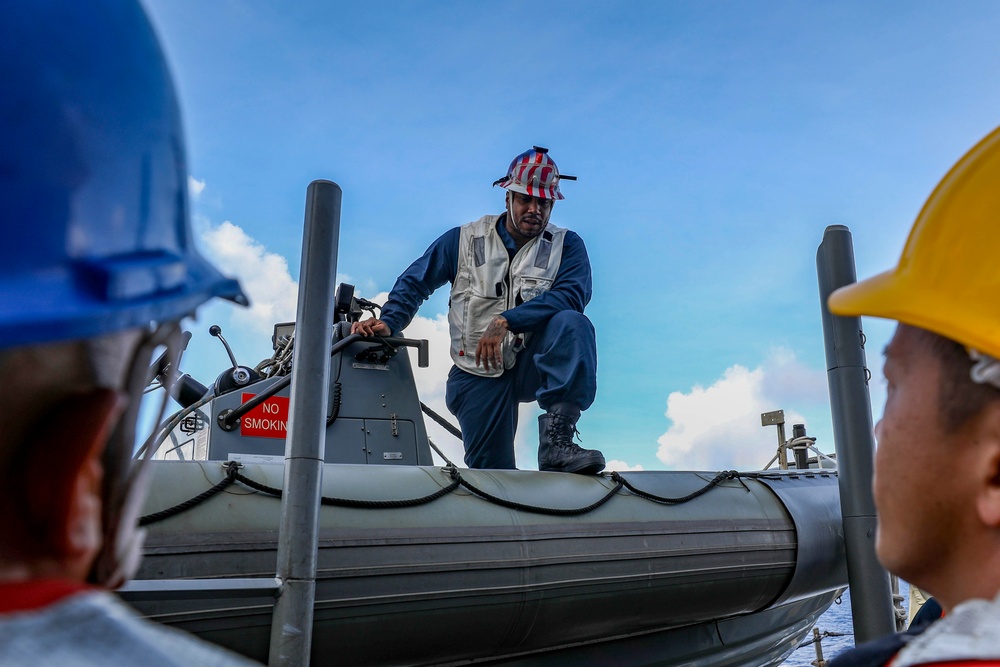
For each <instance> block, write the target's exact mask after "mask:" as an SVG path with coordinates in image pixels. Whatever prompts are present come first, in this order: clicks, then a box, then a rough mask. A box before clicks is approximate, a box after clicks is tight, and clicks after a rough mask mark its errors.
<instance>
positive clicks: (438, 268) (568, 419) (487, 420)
mask: <svg viewBox="0 0 1000 667" xmlns="http://www.w3.org/2000/svg"><path fill="white" fill-rule="evenodd" d="M560 180H575V178H574V177H572V176H562V175H560V173H559V169H558V168H557V167H556V163H555V162H554V161H553V160H552V158H551V157H550V156H549V154H548V150H547V149H545V148H540V147H538V146H535V147H533V148H532V149H531V150H528V151H525V152H524V153H521V154H520V155H518V156H517V157H515V158H514V160H513V161H512V162H511V163H510V167H509V168H508V169H507V173H506V175H504V176H503V177H502V178H499V179H497V180H496V181H495V182H494V183H493V185H494V186H496V185H499V186H500V187H502V188H504V189H505V190H507V195H506V210H505V211H504V213H501V214H500V215H486V216H483V217H482V218H480V219H479V220H476V221H475V222H470V223H468V224H466V225H463V226H461V227H455V228H453V229H451V230H449V231H447V232H445V233H444V234H443V235H442V236H441V237H440V238H438V239H437V240H436V241H435V242H434V243H432V244H431V246H430V247H429V248H428V249H427V251H426V252H425V253H424V254H423V256H421V257H420V258H419V259H418V260H416V261H415V262H413V264H411V265H410V267H409V268H408V269H406V271H404V272H403V274H402V275H401V276H400V277H399V278H398V279H397V280H396V284H395V285H394V286H393V288H392V292H391V293H390V294H389V299H388V301H387V302H386V304H385V306H384V307H383V309H382V313H381V318H380V319H369V320H365V321H362V322H356V323H355V324H354V326H353V328H352V331H353V332H354V333H361V334H364V335H367V336H372V335H382V336H385V335H389V334H391V333H399V332H400V331H401V330H402V329H404V328H405V327H406V326H407V325H408V324H409V323H410V321H411V320H412V319H413V316H414V315H416V313H417V309H418V308H419V307H420V304H422V303H423V302H424V301H425V300H426V299H427V298H428V297H429V296H430V295H431V293H432V292H434V291H435V290H436V289H438V288H439V287H441V286H442V285H444V284H445V283H451V299H450V306H449V311H448V323H449V328H450V330H451V357H452V360H453V361H454V362H455V365H454V366H453V367H452V369H451V372H450V373H449V374H448V387H447V396H446V398H447V404H448V409H449V410H451V412H452V414H454V415H455V416H456V417H457V418H458V421H459V424H461V427H462V439H463V442H464V445H465V462H466V464H467V465H468V466H469V467H472V468H501V469H513V468H514V467H515V464H514V433H515V431H516V429H517V409H518V405H519V404H520V403H526V402H529V401H533V400H537V401H538V404H539V406H540V407H541V408H542V409H543V410H545V414H543V415H541V416H540V417H539V418H538V424H539V443H538V468H539V470H551V471H558V472H574V473H580V474H585V475H593V474H597V473H599V472H600V471H601V470H603V469H604V464H605V462H604V455H603V454H601V452H599V451H597V450H596V449H583V448H581V447H580V446H579V445H577V444H576V443H575V442H574V441H573V436H574V435H575V434H576V423H577V420H578V419H579V418H580V412H581V411H582V410H586V409H587V408H588V407H590V405H591V403H593V401H594V397H595V395H596V393H597V340H596V334H595V331H594V326H593V324H591V322H590V320H589V319H587V317H586V316H585V315H584V314H583V310H584V308H585V307H586V305H587V303H588V302H589V301H590V296H591V290H592V279H591V272H590V259H589V257H588V256H587V249H586V247H585V246H584V244H583V239H581V238H580V237H579V236H578V235H577V234H576V233H575V232H572V231H570V230H567V229H563V228H561V227H557V226H555V225H553V224H551V223H550V222H549V218H550V217H551V215H552V208H553V204H554V203H555V200H557V199H563V195H562V192H561V191H560V189H559V181H560Z"/></svg>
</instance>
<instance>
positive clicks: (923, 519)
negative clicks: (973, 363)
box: [873, 325, 975, 595]
mask: <svg viewBox="0 0 1000 667" xmlns="http://www.w3.org/2000/svg"><path fill="white" fill-rule="evenodd" d="M885 378H886V382H887V393H886V401H885V410H884V412H883V415H882V419H881V421H879V423H878V424H877V425H876V426H875V436H876V438H877V440H878V448H877V449H876V453H875V478H874V480H873V483H874V494H875V504H876V506H877V508H878V531H877V533H876V540H875V549H876V552H877V553H878V557H879V560H880V561H881V562H882V564H883V565H884V566H885V567H886V568H887V569H888V570H890V571H891V572H893V573H895V574H897V575H899V576H901V577H902V578H904V579H906V580H907V581H909V582H912V583H914V584H917V585H919V586H921V587H923V588H926V589H929V590H930V591H931V592H933V593H936V594H939V595H940V592H937V591H936V590H935V589H936V588H937V587H938V586H939V585H940V584H941V583H942V582H945V581H947V579H948V577H949V572H950V571H951V569H952V568H953V567H954V566H955V565H954V564H955V560H954V555H955V552H956V549H957V548H959V547H960V545H961V542H962V537H961V536H962V535H963V534H967V533H964V530H965V527H966V526H967V525H968V523H969V521H970V519H972V517H973V516H974V515H975V501H974V496H973V492H972V488H973V485H972V484H970V483H968V482H969V481H971V479H972V478H971V477H970V476H969V471H970V470H974V469H975V464H974V459H973V458H972V457H971V454H972V452H973V451H974V448H973V447H971V446H970V443H969V442H967V440H968V433H967V432H966V428H964V427H960V428H959V429H958V431H954V432H946V429H945V428H944V420H943V418H942V415H941V409H940V401H939V399H940V386H941V380H942V368H941V361H940V360H939V358H938V357H937V356H935V355H934V354H933V353H932V352H931V351H930V348H929V346H928V345H927V343H926V339H924V338H922V336H921V332H920V331H918V330H916V329H914V328H912V327H909V326H905V325H900V326H898V327H897V329H896V333H895V334H894V335H893V337H892V340H891V341H890V342H889V345H888V346H887V347H886V358H885ZM966 565H967V564H966Z"/></svg>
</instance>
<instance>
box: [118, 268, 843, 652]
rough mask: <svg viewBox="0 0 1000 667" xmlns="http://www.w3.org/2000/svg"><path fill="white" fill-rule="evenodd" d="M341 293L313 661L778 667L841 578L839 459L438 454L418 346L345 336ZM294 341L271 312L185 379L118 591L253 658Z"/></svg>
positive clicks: (260, 636) (346, 310) (351, 306)
mask: <svg viewBox="0 0 1000 667" xmlns="http://www.w3.org/2000/svg"><path fill="white" fill-rule="evenodd" d="M352 291H353V290H350V289H347V288H345V287H344V286H342V288H341V290H340V292H346V294H344V295H343V298H341V294H340V292H338V298H337V303H338V307H337V313H338V315H337V319H339V320H340V322H339V323H338V324H336V326H335V328H334V336H333V339H334V344H333V350H334V352H333V354H332V356H331V373H330V392H329V394H330V397H331V399H330V403H329V406H328V415H327V416H328V419H327V424H328V426H327V432H326V450H325V456H326V464H325V465H324V466H323V479H322V484H323V492H322V493H323V496H324V506H323V507H322V509H321V510H320V515H319V523H320V533H319V552H318V568H317V577H316V587H315V606H314V620H313V637H312V649H311V651H312V653H311V656H312V664H314V665H324V664H343V665H347V664H357V665H437V664H469V663H497V664H525V665H527V664H540V663H545V664H595V665H597V664H601V665H606V664H616V665H746V666H748V667H749V666H754V667H759V666H761V665H777V664H779V663H780V662H781V661H782V660H784V658H785V657H787V655H788V654H789V653H790V652H791V651H792V650H794V649H795V647H796V646H797V645H798V644H799V642H800V641H801V640H802V639H803V638H804V637H805V635H806V634H807V633H808V631H809V629H810V628H811V627H812V625H813V624H814V622H815V620H816V619H817V618H818V616H819V615H820V614H822V613H823V611H825V610H826V609H827V608H828V607H829V605H830V604H831V603H832V602H833V601H834V600H835V599H836V598H837V597H838V595H839V594H840V592H841V591H842V589H843V588H844V587H845V586H846V582H847V574H846V566H845V558H844V546H843V531H842V525H841V515H840V505H839V495H838V488H837V476H836V472H835V471H831V470H828V469H822V468H819V469H802V470H779V471H764V472H748V473H735V472H731V471H730V472H722V473H717V472H714V471H712V472H674V471H662V472H654V471H649V472H629V473H622V474H618V473H613V474H604V475H600V476H593V477H589V476H580V475H570V474H563V473H550V472H538V471H527V470H523V471H522V470H513V471H487V470H467V469H457V468H455V467H454V466H451V465H446V466H443V467H437V466H434V465H433V460H432V458H431V451H430V443H429V441H428V439H427V435H426V431H425V428H424V425H423V420H422V415H421V405H420V403H419V400H418V398H417V395H416V390H415V385H414V382H413V376H412V371H411V367H410V361H409V358H408V356H407V354H406V350H405V349H404V348H405V347H408V346H409V347H416V348H417V349H419V350H420V356H421V357H422V358H423V357H424V356H425V354H426V347H425V345H424V346H422V345H421V342H419V341H411V340H407V339H397V338H390V339H384V340H380V341H377V342H373V341H372V340H371V339H359V337H357V336H352V335H349V327H350V321H352V320H353V319H356V318H357V317H358V316H359V314H360V313H359V312H358V311H357V309H356V302H355V301H354V300H353V299H352V298H351V293H352ZM293 340H294V335H293V333H292V329H291V327H290V326H288V325H279V326H277V327H276V330H275V337H274V341H273V342H274V347H275V356H274V357H273V358H272V359H270V360H266V361H265V362H262V364H260V365H258V367H257V368H254V369H250V368H247V367H241V366H239V365H237V364H236V363H235V361H234V364H233V368H232V369H230V370H227V371H226V372H224V373H223V374H222V375H221V376H220V378H219V380H217V381H216V383H215V385H214V386H213V387H212V389H211V390H207V391H205V390H204V389H205V388H203V387H198V386H197V385H196V384H194V383H193V381H191V380H189V379H186V378H185V379H184V381H182V383H181V386H182V390H183V389H185V388H186V389H187V390H189V391H188V392H187V393H188V394H189V396H190V397H191V398H189V399H187V400H184V399H182V400H181V402H182V404H186V407H185V408H184V409H183V410H181V411H180V412H179V413H178V414H176V415H174V417H172V418H171V419H170V420H168V421H167V422H166V425H165V427H164V429H163V431H162V434H161V436H160V437H159V439H158V442H155V443H153V444H152V445H151V446H155V447H156V448H157V452H156V458H157V459H158V460H155V461H153V462H151V463H150V467H151V469H152V478H153V481H152V489H151V493H150V495H149V498H148V501H147V503H146V508H145V511H146V513H147V515H146V516H145V517H144V519H143V522H144V523H146V524H147V528H148V531H149V535H148V538H147V542H146V556H145V559H144V561H143V564H142V568H141V570H140V572H139V574H138V575H137V578H136V579H137V580H136V581H135V582H133V583H132V584H130V585H129V586H128V587H127V588H126V589H125V590H124V591H123V595H124V596H125V597H126V599H128V600H129V601H130V602H131V603H132V604H133V605H134V606H135V607H136V608H137V609H139V610H140V611H141V612H142V613H143V614H145V615H148V616H149V617H151V618H153V619H155V620H157V621H160V622H163V623H167V624H170V625H176V626H177V627H180V628H182V629H184V630H187V631H189V632H193V633H195V634H197V635H200V636H202V637H203V638H205V639H208V640H210V641H213V642H216V643H218V644H222V645H224V646H227V647H229V648H231V649H233V650H236V651H238V652H240V653H243V654H246V655H248V656H250V657H252V658H255V659H257V660H261V661H265V660H266V659H267V657H268V646H269V640H270V636H271V626H272V607H273V605H274V590H275V589H274V586H273V585H272V586H270V587H268V586H259V585H253V584H250V585H247V584H245V583H241V582H248V581H256V582H260V581H265V582H266V581H268V580H269V579H270V581H272V582H273V581H274V575H275V563H276V559H277V553H278V546H277V545H278V533H279V530H278V529H279V524H280V522H281V502H280V501H279V500H278V499H277V497H276V496H277V495H278V494H280V493H281V487H282V485H283V483H284V481H283V480H284V465H283V456H284V449H285V441H284V428H285V427H284V421H283V420H287V416H288V395H289V390H288V382H287V381H286V380H287V377H288V376H287V370H288V368H290V366H288V364H287V363H286V361H287V357H288V356H289V352H290V348H291V347H292V341H293ZM283 369H284V370H283ZM185 382H186V383H187V385H186V387H185ZM193 384H194V386H193V387H192V385H193ZM182 394H183V391H182ZM198 396H200V398H197V400H194V398H195V397H198ZM225 582H230V583H231V584H232V586H231V588H226V586H225V585H223V584H224V583H225ZM198 583H204V584H205V588H204V590H197V584H198ZM182 584H183V585H182ZM192 586H194V590H192Z"/></svg>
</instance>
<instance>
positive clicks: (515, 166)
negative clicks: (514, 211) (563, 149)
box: [493, 146, 576, 199]
mask: <svg viewBox="0 0 1000 667" xmlns="http://www.w3.org/2000/svg"><path fill="white" fill-rule="evenodd" d="M562 179H565V180H567V181H575V180H576V176H560V175H559V167H557V166H556V163H555V162H554V161H553V160H552V158H550V157H549V149H548V148H542V147H541V146H532V148H531V150H530V151H525V152H523V153H521V154H520V155H518V156H517V157H516V158H514V159H513V161H511V163H510V167H508V169H507V175H506V176H504V177H502V178H498V179H497V180H495V181H493V185H494V186H497V185H499V186H500V187H501V188H505V189H507V190H510V191H511V192H520V193H521V194H523V195H530V196H532V197H540V198H542V199H564V197H563V195H562V192H560V191H559V181H560V180H562Z"/></svg>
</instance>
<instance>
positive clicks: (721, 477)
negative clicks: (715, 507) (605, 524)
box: [611, 470, 740, 505]
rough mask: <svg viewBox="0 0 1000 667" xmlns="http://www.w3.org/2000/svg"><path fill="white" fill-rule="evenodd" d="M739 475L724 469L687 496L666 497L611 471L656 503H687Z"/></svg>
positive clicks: (634, 491)
mask: <svg viewBox="0 0 1000 667" xmlns="http://www.w3.org/2000/svg"><path fill="white" fill-rule="evenodd" d="M739 477H740V473H738V472H736V471H735V470H723V471H722V472H720V473H719V474H718V475H716V476H715V477H714V478H712V481H710V482H709V483H708V484H706V485H705V486H703V487H701V488H700V489H698V490H697V491H695V492H694V493H689V494H687V495H686V496H682V497H680V498H664V497H662V496H654V495H653V494H652V493H646V492H645V491H643V490H641V489H637V488H635V487H634V486H632V484H631V483H629V481H628V480H627V479H625V478H624V477H622V476H621V475H619V474H618V473H617V472H613V473H611V479H613V480H615V481H618V482H619V483H620V485H623V486H624V487H625V488H626V489H628V490H629V491H631V492H632V493H634V494H635V495H637V496H639V497H640V498H645V499H646V500H651V501H653V502H654V503H663V504H664V505H680V504H681V503H686V502H687V501H689V500H694V499H695V498H697V497H698V496H700V495H702V494H705V493H708V492H709V491H710V490H711V489H713V488H714V487H715V486H717V485H719V484H721V483H722V482H724V481H726V480H727V479H739Z"/></svg>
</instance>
